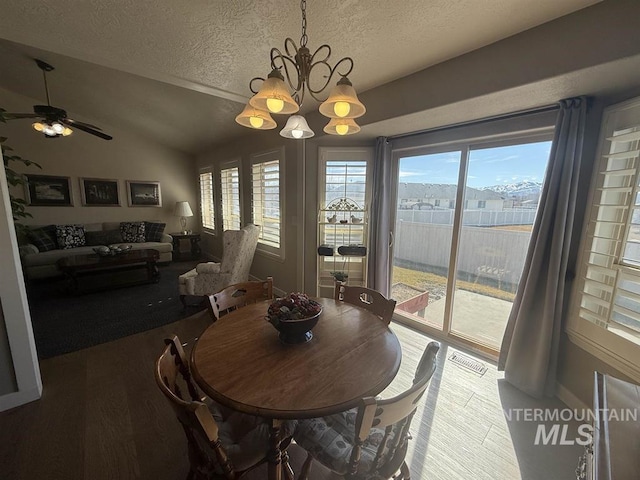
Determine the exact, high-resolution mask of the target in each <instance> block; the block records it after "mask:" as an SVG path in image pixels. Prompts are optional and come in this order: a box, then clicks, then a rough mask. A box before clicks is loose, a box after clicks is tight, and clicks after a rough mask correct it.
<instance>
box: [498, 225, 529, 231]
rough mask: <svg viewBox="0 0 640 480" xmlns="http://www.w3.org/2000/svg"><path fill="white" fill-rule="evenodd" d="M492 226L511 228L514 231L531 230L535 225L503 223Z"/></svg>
mask: <svg viewBox="0 0 640 480" xmlns="http://www.w3.org/2000/svg"><path fill="white" fill-rule="evenodd" d="M491 228H492V229H493V230H511V231H512V232H531V230H532V229H533V225H501V226H499V227H491Z"/></svg>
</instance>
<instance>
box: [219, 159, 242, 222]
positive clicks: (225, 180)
mask: <svg viewBox="0 0 640 480" xmlns="http://www.w3.org/2000/svg"><path fill="white" fill-rule="evenodd" d="M220 185H221V189H220V193H221V197H222V225H223V227H224V229H225V230H240V225H241V219H240V169H239V168H238V166H237V164H236V165H235V166H229V167H227V168H222V170H220Z"/></svg>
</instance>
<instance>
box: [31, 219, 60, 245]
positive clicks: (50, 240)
mask: <svg viewBox="0 0 640 480" xmlns="http://www.w3.org/2000/svg"><path fill="white" fill-rule="evenodd" d="M27 237H28V238H29V242H30V243H32V244H34V245H35V246H36V248H37V249H38V250H39V251H41V252H48V251H49V250H55V249H57V248H58V244H57V243H56V226H55V225H48V226H46V227H42V228H34V229H33V230H31V231H29V233H28V234H27Z"/></svg>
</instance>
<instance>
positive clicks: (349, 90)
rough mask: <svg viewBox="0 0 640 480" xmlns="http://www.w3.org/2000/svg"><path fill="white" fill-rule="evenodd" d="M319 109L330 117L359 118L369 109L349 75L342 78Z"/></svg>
mask: <svg viewBox="0 0 640 480" xmlns="http://www.w3.org/2000/svg"><path fill="white" fill-rule="evenodd" d="M345 104H346V105H345ZM318 110H320V113H321V114H322V115H324V116H325V117H329V118H358V117H361V116H362V115H364V114H365V112H366V111H367V109H366V108H365V106H364V105H363V104H362V102H361V101H360V100H358V95H357V94H356V90H355V88H353V85H351V82H350V81H349V79H348V78H347V77H342V78H341V79H340V81H339V82H338V83H337V84H336V86H335V87H333V89H332V90H331V93H330V94H329V98H327V99H326V100H325V101H324V102H323V103H322V104H321V105H320V108H319V109H318Z"/></svg>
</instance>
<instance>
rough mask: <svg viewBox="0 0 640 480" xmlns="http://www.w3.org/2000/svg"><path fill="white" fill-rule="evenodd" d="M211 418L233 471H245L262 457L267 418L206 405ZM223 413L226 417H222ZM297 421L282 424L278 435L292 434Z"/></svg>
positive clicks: (265, 441) (264, 453)
mask: <svg viewBox="0 0 640 480" xmlns="http://www.w3.org/2000/svg"><path fill="white" fill-rule="evenodd" d="M209 409H210V410H211V413H212V414H213V418H214V419H215V421H216V423H217V424H218V429H219V430H218V435H219V437H220V442H221V443H222V445H223V447H224V449H225V450H226V452H227V454H228V455H229V458H230V459H231V463H232V464H233V466H234V468H235V469H236V470H246V469H247V468H249V467H251V466H253V465H255V464H257V463H258V462H259V461H260V460H262V459H263V458H265V457H266V454H267V452H268V450H269V421H268V420H267V419H265V418H262V417H255V416H253V415H246V414H244V413H239V412H234V411H231V412H230V413H229V414H227V412H228V410H226V411H225V409H224V407H220V406H218V405H216V404H215V403H211V404H209ZM225 414H226V417H225ZM296 424H297V422H296V421H295V420H294V421H288V422H283V424H282V433H281V436H280V438H287V437H290V436H292V435H293V431H294V430H295V427H296Z"/></svg>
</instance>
